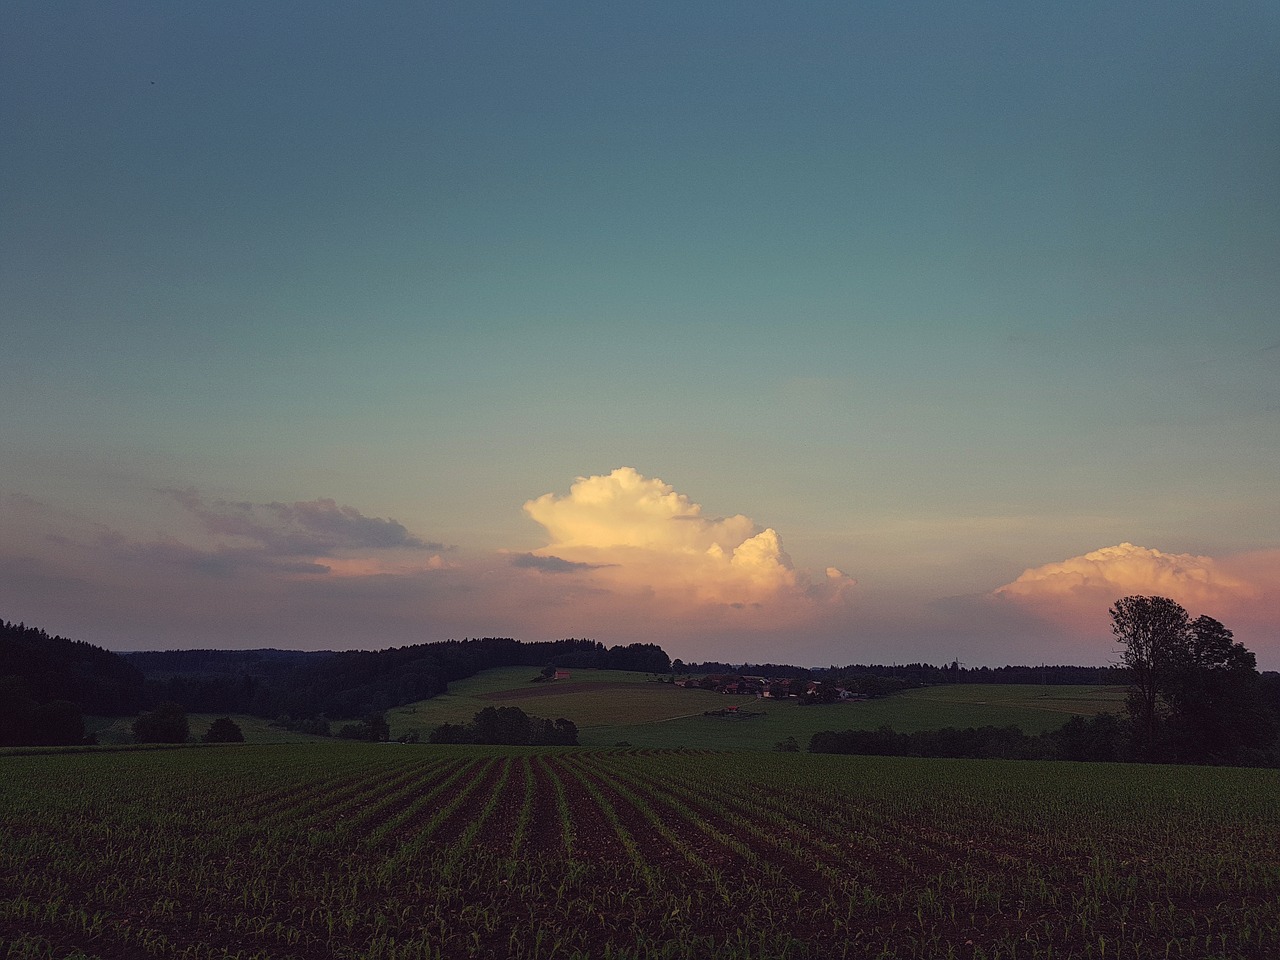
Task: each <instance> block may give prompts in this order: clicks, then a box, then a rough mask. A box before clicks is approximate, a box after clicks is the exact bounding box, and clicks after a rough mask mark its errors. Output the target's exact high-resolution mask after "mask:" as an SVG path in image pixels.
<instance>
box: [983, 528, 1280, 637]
mask: <svg viewBox="0 0 1280 960" xmlns="http://www.w3.org/2000/svg"><path fill="white" fill-rule="evenodd" d="M1133 595H1142V596H1163V597H1169V598H1170V599H1172V600H1175V601H1177V602H1178V603H1180V604H1182V605H1183V606H1184V607H1186V608H1187V610H1188V611H1189V612H1190V613H1191V615H1192V616H1198V615H1199V614H1202V613H1203V614H1208V615H1209V616H1212V617H1214V618H1215V619H1218V620H1221V621H1222V622H1223V623H1225V624H1226V625H1227V626H1228V627H1231V628H1232V629H1235V630H1236V631H1237V632H1240V631H1241V630H1242V629H1243V630H1245V631H1251V632H1253V633H1255V634H1256V637H1255V638H1254V640H1253V644H1259V643H1260V644H1261V645H1264V646H1266V645H1272V644H1274V642H1275V639H1276V629H1277V623H1276V616H1277V614H1276V611H1277V610H1280V550H1263V551H1254V552H1249V553H1241V554H1235V555H1232V556H1227V557H1221V558H1216V557H1209V556H1199V555H1195V554H1190V553H1164V552H1162V551H1160V550H1156V549H1152V548H1149V547H1143V546H1137V545H1135V544H1132V543H1129V542H1127V541H1126V542H1124V543H1119V544H1116V545H1115V546H1111V547H1103V548H1101V549H1099V550H1094V551H1091V552H1090V553H1086V554H1082V555H1081V556H1077V557H1070V558H1068V559H1066V560H1060V561H1055V562H1052V563H1046V564H1043V565H1041V566H1038V567H1030V568H1028V569H1027V570H1024V571H1023V572H1022V574H1021V575H1019V576H1018V577H1017V579H1015V580H1013V581H1012V582H1010V583H1006V584H1004V585H1003V586H1000V587H997V588H996V589H995V590H993V591H991V593H990V594H989V595H988V596H989V598H990V599H991V600H993V601H996V602H1000V603H1009V604H1014V605H1016V606H1019V607H1021V608H1023V609H1026V610H1028V611H1030V612H1031V613H1033V614H1034V615H1036V616H1038V617H1041V618H1043V619H1046V620H1049V621H1052V622H1054V623H1057V624H1060V625H1062V626H1064V627H1066V628H1068V629H1070V630H1072V632H1081V633H1083V632H1088V633H1091V634H1096V633H1098V632H1099V630H1109V622H1110V621H1109V618H1108V613H1107V611H1108V610H1109V609H1110V607H1111V605H1112V604H1113V603H1114V602H1115V601H1116V600H1117V599H1119V598H1120V597H1125V596H1133ZM1240 639H1242V640H1244V641H1245V643H1246V646H1250V647H1251V648H1254V646H1253V644H1251V643H1250V640H1249V638H1248V637H1245V636H1241V638H1240Z"/></svg>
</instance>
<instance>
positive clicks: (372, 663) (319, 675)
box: [125, 637, 671, 720]
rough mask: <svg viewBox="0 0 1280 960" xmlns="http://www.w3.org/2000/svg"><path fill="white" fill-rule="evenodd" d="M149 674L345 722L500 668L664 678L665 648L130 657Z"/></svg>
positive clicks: (494, 647)
mask: <svg viewBox="0 0 1280 960" xmlns="http://www.w3.org/2000/svg"><path fill="white" fill-rule="evenodd" d="M125 656H126V657H127V659H128V661H129V663H130V664H131V665H133V666H134V667H136V668H138V669H139V670H141V671H142V672H143V673H144V674H145V677H146V686H145V690H146V697H147V699H148V700H149V701H150V702H153V703H158V702H161V701H164V700H173V701H175V702H177V703H180V704H182V706H184V707H185V708H186V709H188V710H191V711H200V712H217V711H225V712H237V713H249V714H254V715H256V716H260V717H268V718H274V717H289V718H293V719H295V720H297V719H301V718H309V717H325V718H328V719H333V720H337V719H346V718H354V717H363V716H367V715H369V714H371V713H381V712H383V711H386V710H389V709H391V708H392V707H397V706H400V705H402V704H406V703H414V702H415V701H418V700H425V699H428V698H430V697H434V696H437V695H439V694H441V693H444V692H445V691H446V690H447V689H448V685H449V684H450V683H451V682H452V681H455V680H462V679H464V678H466V677H470V676H474V675H475V674H477V673H479V672H480V671H481V670H488V669H490V668H493V667H507V666H529V667H544V666H548V665H555V666H561V667H596V668H603V669H614V670H640V671H648V672H655V673H666V672H668V671H669V670H670V669H671V661H670V659H669V658H668V657H667V654H666V653H665V652H664V651H663V650H662V648H661V647H659V646H657V645H655V644H642V643H636V644H631V645H629V646H625V647H621V646H617V647H611V648H606V647H605V646H604V645H603V644H601V643H598V642H596V641H594V640H574V639H569V640H556V641H549V642H541V643H524V642H522V641H519V640H513V639H510V638H506V637H486V638H484V639H477V640H448V641H444V642H442V643H421V644H413V645H410V646H405V647H391V648H388V649H384V650H349V651H343V652H339V653H332V652H321V653H308V652H301V651H290V650H239V651H233V650H168V651H163V652H156V653H151V652H147V653H130V654H126V655H125Z"/></svg>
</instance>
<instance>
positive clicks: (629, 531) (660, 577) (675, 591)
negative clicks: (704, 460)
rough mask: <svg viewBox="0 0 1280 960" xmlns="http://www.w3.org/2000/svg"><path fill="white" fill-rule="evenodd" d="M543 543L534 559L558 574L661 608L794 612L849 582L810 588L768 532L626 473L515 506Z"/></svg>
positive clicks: (836, 575)
mask: <svg viewBox="0 0 1280 960" xmlns="http://www.w3.org/2000/svg"><path fill="white" fill-rule="evenodd" d="M524 510H525V513H527V514H528V515H529V517H531V518H532V519H533V520H535V521H537V522H538V523H539V524H541V525H542V526H543V527H544V528H545V529H546V531H547V535H548V537H549V539H550V540H551V542H550V543H549V544H548V545H547V546H546V547H544V548H543V549H541V550H538V551H535V552H534V554H533V555H532V556H533V557H536V558H539V559H541V560H550V559H554V560H558V561H559V562H560V563H561V564H565V563H567V564H570V565H572V566H568V567H563V566H561V567H557V569H559V570H561V571H565V572H567V571H569V570H579V571H587V570H591V571H592V572H593V574H594V575H595V576H596V577H597V578H598V580H599V581H600V582H602V583H604V584H607V585H608V586H609V587H610V588H611V589H612V590H614V591H615V592H618V593H624V594H625V593H632V594H644V595H646V596H650V597H653V598H654V599H655V600H656V601H660V602H662V603H664V604H667V605H668V609H670V605H673V604H674V605H676V606H688V605H698V606H704V607H705V606H712V607H715V606H719V607H724V608H730V609H733V610H748V609H753V610H759V609H763V608H770V607H772V608H777V609H780V608H783V607H789V608H794V607H795V605H796V604H798V603H806V602H807V603H813V602H815V601H819V600H835V599H843V598H844V596H845V591H846V590H847V588H848V587H850V586H851V585H852V580H851V579H850V578H848V577H846V576H845V575H844V574H843V573H841V572H840V571H838V570H835V568H830V569H829V571H828V572H827V574H826V575H824V576H823V577H822V578H821V579H820V581H819V582H818V583H816V584H815V583H813V582H811V578H810V577H808V576H807V575H805V574H803V573H801V572H798V571H797V570H796V569H795V568H794V566H793V565H792V562H791V558H790V557H789V556H788V555H787V553H786V551H785V550H784V549H783V547H782V541H781V538H780V537H779V536H778V533H777V531H776V530H774V529H772V528H763V529H762V528H761V527H759V526H758V525H757V524H756V523H755V522H754V521H752V520H751V519H750V518H749V517H746V516H743V515H741V514H737V515H734V516H730V517H707V516H704V515H703V513H702V507H701V506H700V505H699V504H697V503H694V502H693V501H692V500H690V499H689V498H688V497H687V496H685V495H684V494H681V493H677V492H676V491H675V490H674V489H673V488H672V487H671V485H670V484H667V483H664V482H663V481H662V480H660V479H658V478H656V477H645V476H643V475H642V474H641V473H639V472H638V471H637V470H635V469H634V468H632V467H619V468H618V469H616V470H614V471H613V472H612V473H609V474H605V475H600V476H591V477H579V478H578V479H577V480H576V481H575V482H574V483H573V485H572V486H571V487H570V488H569V492H568V494H566V495H563V496H559V495H556V494H554V493H548V494H544V495H543V496H541V497H538V498H537V499H534V500H530V501H528V502H527V503H525V505H524Z"/></svg>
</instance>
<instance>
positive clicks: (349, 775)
mask: <svg viewBox="0 0 1280 960" xmlns="http://www.w3.org/2000/svg"><path fill="white" fill-rule="evenodd" d="M1277 798H1280V777H1278V776H1277V775H1276V774H1275V773H1274V772H1270V771H1248V770H1208V769H1203V768H1154V767H1137V766H1123V767H1120V766H1107V765H1084V764H1066V763H1060V764H1036V763H1018V762H999V761H990V762H985V761H940V760H935V761H918V760H908V759H895V758H857V757H825V756H824V757H819V756H806V755H798V756H796V755H784V754H779V755H764V756H761V755H741V754H713V753H690V752H680V751H673V752H646V751H596V752H593V751H584V750H543V751H538V750H529V749H523V750H522V749H517V748H511V749H502V748H478V747H428V746H418V747H414V746H395V745H391V746H386V745H384V746H366V745H354V744H352V745H348V744H316V745H312V744H299V745H288V746H285V745H281V746H274V747H229V748H214V749H200V750H175V751H164V752H147V753H116V754H78V755H66V756H40V757H17V756H13V757H0V957H32V958H37V957H39V958H44V957H59V958H60V957H96V958H102V960H114V958H140V957H156V958H191V960H195V958H228V957H234V958H240V960H249V958H271V960H282V958H290V957H294V958H319V957H337V958H344V957H345V958H357V957H360V958H365V957H367V958H405V960H408V958H437V957H466V956H481V957H487V956H494V957H521V958H553V957H565V958H570V957H582V958H586V957H619V958H622V957H634V958H641V957H655V958H659V957H671V958H675V957H714V956H720V957H743V958H752V957H758V958H766V957H795V958H801V957H930V958H933V957H963V958H996V957H1001V958H1015V957H1024V958H1049V957H1060V958H1069V957H1082V958H1083V957H1098V958H1112V957H1116V958H1145V957H1183V958H1192V957H1194V958H1209V957H1223V958H1228V957H1230V958H1237V957H1245V958H1255V957H1256V958H1263V957H1274V956H1280V800H1278V799H1277Z"/></svg>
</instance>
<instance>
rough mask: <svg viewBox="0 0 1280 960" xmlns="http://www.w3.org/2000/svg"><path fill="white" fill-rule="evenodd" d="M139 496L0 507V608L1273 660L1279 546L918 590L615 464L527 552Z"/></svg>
mask: <svg viewBox="0 0 1280 960" xmlns="http://www.w3.org/2000/svg"><path fill="white" fill-rule="evenodd" d="M137 493H138V495H139V496H141V497H142V498H143V499H142V500H140V501H135V502H134V509H133V513H134V522H133V524H132V525H130V523H129V522H128V521H127V520H125V519H124V517H123V516H118V517H116V518H115V519H112V518H111V517H107V516H102V517H97V516H92V515H86V514H85V513H84V512H82V511H79V510H77V511H76V512H71V511H68V510H65V509H62V508H61V507H59V506H57V505H55V504H53V503H48V502H43V501H41V500H38V499H35V498H32V497H29V496H24V495H21V494H17V495H15V494H9V495H5V496H0V529H3V530H4V534H5V535H4V537H3V539H2V540H0V614H3V615H4V616H6V617H7V618H9V619H25V620H27V621H28V622H32V623H37V624H39V625H41V626H44V627H45V628H46V629H50V630H53V631H55V632H62V633H64V634H65V635H68V636H74V637H77V638H80V639H85V640H89V641H92V642H100V643H105V644H107V645H108V646H111V647H113V648H115V649H148V648H157V647H159V648H164V647H182V646H187V647H190V646H294V647H302V648H311V649H318V648H335V649H343V648H361V647H364V648H368V647H381V646H395V645H400V644H405V643H419V642H425V641H430V640H444V639H450V638H462V637H466V636H515V637H520V638H522V639H530V640H537V639H556V638H560V637H566V636H585V637H592V638H595V639H599V640H601V641H603V642H605V643H608V644H613V643H628V642H634V641H652V642H657V643H660V644H662V645H663V646H665V647H668V648H669V649H670V650H671V651H672V655H673V656H681V657H683V658H684V659H686V660H701V659H734V660H749V661H755V662H764V661H774V662H778V661H789V662H796V663H831V662H836V663H854V662H873V661H874V662H892V661H894V660H895V659H903V658H911V659H920V660H926V661H929V662H934V661H936V662H944V661H950V660H951V659H953V658H959V659H961V660H966V661H967V662H971V663H975V664H976V663H986V664H990V665H1000V664H1002V663H1015V662H1018V663H1023V662H1042V661H1046V660H1052V661H1053V662H1062V663H1067V662H1078V663H1088V664H1098V663H1106V662H1109V661H1110V660H1111V659H1114V657H1113V654H1114V650H1113V647H1114V643H1113V642H1112V640H1111V636H1110V628H1109V622H1108V617H1107V610H1108V608H1109V607H1110V605H1111V604H1112V603H1114V601H1115V600H1116V599H1117V598H1118V597H1121V596H1125V595H1129V594H1135V593H1141V594H1161V595H1166V596H1171V597H1173V598H1174V599H1176V600H1178V601H1179V602H1180V603H1182V604H1184V606H1186V607H1187V608H1188V610H1189V611H1190V612H1191V613H1192V614H1193V615H1198V614H1200V613H1205V614H1208V615H1210V616H1213V617H1216V618H1217V619H1219V620H1221V621H1222V622H1223V623H1225V624H1226V625H1227V626H1228V627H1230V628H1231V629H1233V630H1234V631H1235V632H1236V634H1237V637H1238V638H1239V639H1240V640H1241V641H1242V642H1244V643H1245V645H1246V646H1248V647H1249V648H1250V649H1251V650H1253V651H1254V652H1255V653H1257V654H1258V655H1259V662H1260V664H1262V665H1263V666H1264V667H1266V668H1270V669H1274V668H1275V667H1276V666H1277V665H1280V660H1277V658H1278V657H1280V623H1278V622H1277V621H1278V617H1280V550H1264V551H1255V552H1253V553H1242V554H1234V555H1229V556H1220V557H1210V556H1201V555H1194V554H1178V553H1167V552H1162V551H1160V550H1155V549H1151V548H1148V547H1143V546H1136V545H1134V544H1132V543H1127V542H1126V543H1120V544H1117V545H1115V546H1113V547H1105V548H1102V549H1100V550H1095V551H1092V552H1090V553H1087V554H1083V555H1081V556H1077V557H1071V558H1068V559H1066V560H1060V561H1054V562H1051V563H1045V564H1042V565H1039V566H1034V567H1029V568H1027V569H1026V570H1024V571H1023V573H1022V574H1021V575H1020V576H1018V577H1017V578H1016V579H1014V580H1012V581H1011V582H1009V583H1006V584H1004V585H1002V586H999V587H996V588H995V589H994V590H990V591H986V592H979V593H975V594H959V595H949V596H938V595H937V594H932V595H931V594H930V593H928V592H927V591H928V590H929V587H925V588H924V589H923V590H921V589H920V588H919V587H918V586H916V585H901V584H894V583H889V582H876V586H875V588H874V589H868V588H865V587H862V586H856V585H855V581H854V580H853V579H852V578H851V577H849V576H848V575H846V574H845V573H844V572H843V571H841V570H840V569H838V568H836V567H834V566H833V567H827V568H825V569H824V568H821V567H816V568H813V569H808V568H804V567H800V566H797V565H796V564H795V563H794V562H793V560H792V558H791V557H790V556H789V555H788V553H787V552H786V550H785V549H784V547H783V542H782V538H781V536H780V535H779V533H778V531H777V530H776V529H774V528H771V527H767V526H763V525H761V524H757V523H756V522H755V521H753V520H752V519H750V518H749V517H747V516H745V515H743V514H733V515H729V516H712V515H708V514H706V513H705V512H704V511H703V508H702V506H701V505H700V504H698V503H697V502H695V501H694V500H692V499H691V498H690V497H688V496H686V495H684V494H682V493H679V492H677V491H676V490H675V489H674V488H673V487H672V486H671V485H669V484H667V483H665V482H664V481H662V480H660V479H657V478H654V477H646V476H644V475H643V474H641V473H640V472H639V471H638V470H635V469H634V468H630V467H620V468H618V469H616V470H613V471H611V472H609V473H606V474H600V475H595V476H588V477H580V478H578V479H577V480H576V481H574V482H573V483H572V484H571V485H570V486H569V487H568V489H567V491H565V492H562V493H546V494H542V495H541V496H537V497H535V498H533V499H530V500H528V501H527V502H526V503H525V504H524V514H525V516H526V517H528V518H529V519H530V520H532V521H534V522H536V523H537V524H538V525H539V526H540V528H541V529H542V530H543V531H545V534H546V536H545V541H546V542H545V545H544V546H542V547H540V548H537V549H535V550H532V551H501V550H499V551H474V550H471V551H469V550H467V549H466V547H465V546H457V547H445V545H444V544H442V543H440V542H439V541H436V540H432V539H429V538H427V537H426V536H424V535H422V534H421V533H419V532H417V531H414V530H411V529H410V527H409V526H406V525H405V524H402V523H400V522H399V521H397V520H394V519H391V518H380V517H376V516H370V515H368V514H366V513H365V512H363V511H362V510H360V509H358V508H356V507H354V506H351V505H344V504H341V503H339V502H338V501H335V500H332V499H328V498H316V499H312V500H299V501H291V502H288V503H281V502H251V501H239V500H219V499H215V498H211V497H207V496H205V495H203V494H202V493H200V492H199V491H197V490H194V489H184V490H179V491H175V490H172V489H158V488H156V487H154V486H153V487H146V488H144V487H139V488H138V491H137ZM511 512H512V514H513V516H514V515H516V512H515V510H514V509H513V510H512V511H511ZM138 518H143V519H142V520H141V522H138ZM939 586H942V585H939ZM939 592H941V590H939Z"/></svg>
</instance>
